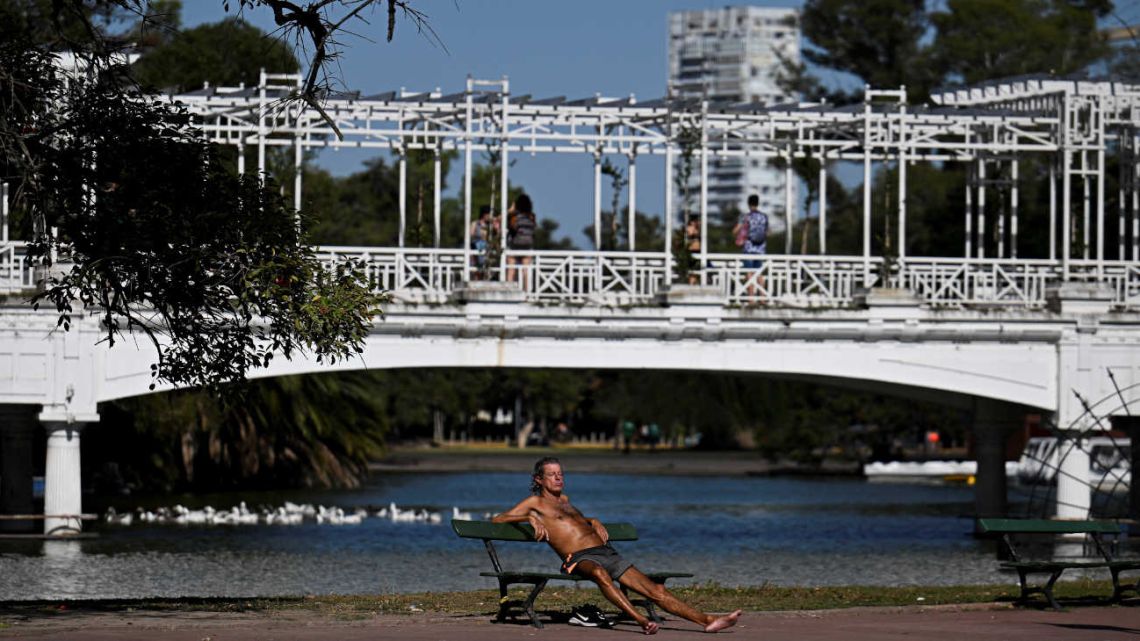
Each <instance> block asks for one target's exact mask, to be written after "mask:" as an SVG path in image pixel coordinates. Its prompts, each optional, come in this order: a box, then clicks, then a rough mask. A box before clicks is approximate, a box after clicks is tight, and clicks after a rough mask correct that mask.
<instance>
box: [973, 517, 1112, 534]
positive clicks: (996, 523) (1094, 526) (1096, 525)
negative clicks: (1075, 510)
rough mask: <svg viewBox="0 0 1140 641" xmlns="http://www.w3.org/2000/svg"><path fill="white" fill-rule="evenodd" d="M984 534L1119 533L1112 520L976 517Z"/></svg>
mask: <svg viewBox="0 0 1140 641" xmlns="http://www.w3.org/2000/svg"><path fill="white" fill-rule="evenodd" d="M978 528H979V529H980V530H981V531H982V532H983V533H986V534H1119V533H1120V524H1118V523H1114V522H1113V521H1060V520H1052V519H978Z"/></svg>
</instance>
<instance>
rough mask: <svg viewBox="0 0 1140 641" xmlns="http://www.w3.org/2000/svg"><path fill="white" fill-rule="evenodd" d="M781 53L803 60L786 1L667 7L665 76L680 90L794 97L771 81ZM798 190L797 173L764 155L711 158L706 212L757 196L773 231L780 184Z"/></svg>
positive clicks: (768, 101) (779, 210) (728, 98)
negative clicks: (780, 4)
mask: <svg viewBox="0 0 1140 641" xmlns="http://www.w3.org/2000/svg"><path fill="white" fill-rule="evenodd" d="M781 59H785V60H789V61H791V62H793V63H798V62H799V61H800V27H799V11H797V10H796V9H789V8H770V7H725V8H723V9H707V10H701V11H678V12H672V13H670V14H669V83H670V86H671V88H672V91H673V95H674V96H677V97H680V98H707V99H708V100H709V101H710V102H712V101H716V102H722V101H723V102H732V103H737V102H758V103H761V104H764V105H774V104H780V103H786V102H792V101H795V100H796V97H795V96H792V95H789V94H787V93H785V92H784V91H782V90H781V89H780V87H779V86H778V85H777V83H776V78H777V74H778V72H779V70H780V68H781V65H782V62H781ZM785 189H791V190H793V193H792V202H793V203H798V202H799V201H798V199H797V198H796V193H795V191H796V181H795V180H794V179H793V181H792V184H791V185H785V181H784V172H783V171H781V170H778V169H776V168H774V167H772V166H771V165H769V164H768V162H767V161H766V160H764V159H760V158H747V159H736V158H733V159H711V160H710V162H709V184H708V194H709V196H708V197H709V212H710V214H715V213H717V212H721V211H725V210H726V209H730V208H735V209H738V210H740V211H745V210H746V209H747V203H746V200H747V198H748V195H749V194H753V193H755V194H757V195H759V196H760V207H761V209H762V210H763V211H765V212H767V213H769V214H779V215H774V216H769V221H770V222H771V231H772V232H774V233H780V232H782V231H783V227H784V217H783V214H784V202H785V201H784V190H785Z"/></svg>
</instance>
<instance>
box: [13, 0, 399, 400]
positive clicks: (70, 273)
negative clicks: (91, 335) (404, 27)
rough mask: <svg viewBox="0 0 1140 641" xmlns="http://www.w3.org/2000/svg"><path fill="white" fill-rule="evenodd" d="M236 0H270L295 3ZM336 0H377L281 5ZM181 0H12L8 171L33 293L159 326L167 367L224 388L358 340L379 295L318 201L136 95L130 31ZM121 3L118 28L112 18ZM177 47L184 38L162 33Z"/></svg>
mask: <svg viewBox="0 0 1140 641" xmlns="http://www.w3.org/2000/svg"><path fill="white" fill-rule="evenodd" d="M241 4H242V7H245V8H247V9H255V8H257V7H262V6H268V7H273V8H274V10H275V11H276V9H277V8H279V6H283V5H287V4H289V3H277V2H269V1H266V2H262V1H261V0H243V2H242V3H241ZM334 4H342V5H343V4H354V5H360V6H363V5H367V4H372V3H369V2H365V3H330V2H322V3H317V4H315V5H309V6H308V7H307V8H305V9H304V10H302V11H301V13H299V14H296V15H293V17H292V18H290V17H289V16H288V15H285V16H278V17H279V18H282V19H284V20H286V25H287V24H290V23H289V22H288V21H289V20H290V19H295V20H297V21H301V22H303V21H304V20H305V19H306V18H305V16H306V15H311V14H312V11H318V12H327V11H332V10H333V9H334V7H333V6H332V5H334ZM391 4H392V8H393V9H394V8H396V6H397V5H402V4H403V3H400V2H396V3H391ZM318 5H319V6H318ZM171 6H174V7H176V6H177V3H172V2H153V3H152V2H147V1H146V0H99V1H94V2H92V1H84V0H54V1H52V2H50V3H48V2H45V1H42V0H12V2H9V3H6V4H5V5H4V8H3V17H5V18H9V19H10V20H9V21H8V22H5V23H4V25H3V27H2V29H3V33H2V36H3V37H2V38H0V162H2V163H3V165H2V168H0V169H2V171H0V173H2V177H3V179H4V180H5V181H6V182H9V183H10V184H11V185H12V187H13V189H12V194H13V198H12V201H13V205H14V207H15V209H16V210H17V211H18V212H20V214H21V215H22V217H23V219H24V220H25V221H26V225H27V227H28V228H29V231H30V232H31V234H32V239H31V242H30V244H29V258H30V259H31V260H32V261H34V262H38V263H41V264H43V265H45V266H50V268H51V277H50V278H49V279H48V280H47V281H46V283H45V286H44V289H43V291H42V292H41V293H40V294H38V295H37V297H36V299H35V300H36V302H37V304H38V303H47V304H51V305H53V306H54V307H55V308H56V310H57V311H58V312H59V314H60V324H61V325H62V326H63V327H64V328H67V327H68V326H69V325H70V322H71V318H72V315H73V314H75V313H97V314H98V315H99V316H100V317H101V318H102V319H103V325H104V330H105V337H106V339H107V340H108V341H109V342H111V343H112V344H113V343H114V342H115V341H116V340H117V339H118V337H119V336H120V333H121V332H122V331H125V330H134V331H138V332H141V333H142V334H144V335H146V336H148V337H149V338H150V340H151V342H152V343H153V345H154V346H155V348H156V350H157V355H158V358H157V361H158V362H157V363H156V364H155V365H154V366H153V371H154V376H155V379H156V382H169V383H173V384H176V385H203V386H207V387H212V388H218V387H220V386H222V385H225V384H226V383H230V382H234V381H240V380H242V379H243V378H244V376H245V373H246V372H247V371H248V370H249V369H250V368H252V367H257V366H263V365H265V364H267V363H268V361H269V360H270V359H271V358H272V357H273V356H274V354H283V355H285V356H286V357H288V356H291V355H292V354H294V353H297V352H299V351H306V352H311V353H312V354H314V355H315V356H316V358H317V359H318V360H339V359H343V358H347V357H350V356H352V355H353V354H354V353H355V352H357V351H359V350H360V349H361V345H362V342H363V339H364V337H365V335H366V334H367V331H368V326H369V324H370V316H371V315H372V313H373V312H374V311H375V307H376V304H377V302H378V300H377V298H376V297H375V296H374V295H373V294H372V293H371V291H370V289H369V284H368V283H367V282H366V281H365V280H364V279H363V277H362V276H361V274H362V272H361V271H359V270H357V269H355V266H353V265H348V266H344V267H342V268H340V269H338V270H337V271H332V272H330V271H325V270H324V269H323V268H322V266H321V265H320V264H319V262H318V261H317V260H316V258H315V256H314V254H313V252H312V250H311V249H310V248H309V243H308V241H309V238H308V237H307V235H306V229H307V228H308V226H309V223H310V220H311V218H310V217H309V216H308V215H307V214H304V213H300V212H294V211H292V210H291V209H290V208H289V207H288V206H287V205H286V204H285V203H284V202H283V200H282V198H281V196H280V191H279V190H278V189H276V187H275V186H274V185H273V184H272V183H271V182H270V181H262V180H259V179H258V178H252V177H242V176H237V175H235V174H234V173H233V172H232V171H230V170H229V168H228V167H227V163H226V162H224V160H223V158H222V157H221V156H220V154H219V152H217V151H216V150H215V149H213V148H212V147H211V146H209V145H208V144H206V143H205V142H204V141H203V139H202V137H201V136H200V134H199V132H197V131H196V130H195V129H194V128H193V127H191V126H190V121H189V118H188V116H187V114H186V113H185V112H184V111H182V110H181V109H180V108H179V107H178V106H177V105H172V104H169V103H167V102H165V101H163V100H161V99H151V98H146V97H143V96H142V95H140V94H139V92H138V85H137V84H136V82H135V79H134V78H133V77H132V76H131V74H130V69H129V68H127V67H126V66H125V64H123V63H124V62H125V58H124V57H123V56H122V55H121V51H120V43H121V42H122V41H123V39H124V37H126V36H138V35H139V34H140V33H142V32H143V31H144V30H145V28H146V27H147V25H153V24H154V23H155V22H156V21H157V22H159V23H162V21H163V20H165V21H166V22H165V23H163V24H167V25H169V24H170V23H171V22H172V21H171V20H170V19H169V18H168V17H164V16H163V15H161V14H159V13H156V9H162V8H164V7H166V8H169V7H171ZM359 15H360V14H359V12H358V11H354V12H352V13H351V17H357V16H359ZM413 15H415V14H414V13H413ZM127 19H134V22H133V23H132V24H130V25H129V27H128V30H127V31H126V32H125V33H124V34H120V35H117V36H116V35H115V34H111V33H109V29H110V28H111V27H112V26H114V25H120V24H123V22H124V21H125V20H127ZM45 20H46V24H47V25H49V26H47V27H45ZM173 22H174V23H176V20H175V21H173ZM301 22H298V23H296V24H297V26H298V28H301V29H309V28H310V26H311V25H308V26H306V25H302V24H301ZM344 24H346V23H345V22H344V21H343V20H342V21H341V22H339V23H338V25H334V26H335V27H336V28H334V29H332V30H331V32H330V33H335V32H337V30H338V29H339V28H341V27H343V26H344ZM221 28H222V29H223V30H224V29H227V28H228V29H239V30H240V29H241V28H242V27H241V26H240V25H239V24H238V23H236V22H234V23H230V25H229V27H226V26H224V25H223V27H221ZM204 33H206V35H209V33H210V32H209V30H207V31H206V32H204ZM327 42H329V43H331V42H332V41H331V40H328V41H327ZM179 47H180V45H179V43H178V39H177V38H174V39H173V40H171V42H170V45H169V46H168V47H167V48H166V50H167V51H177V50H179ZM62 48H66V49H68V50H70V51H71V52H72V53H73V54H74V56H75V59H76V60H77V63H76V64H75V65H74V68H73V69H70V70H64V69H62V68H61V64H60V63H59V61H58V58H57V57H56V56H55V55H54V54H52V53H49V50H51V49H62ZM155 60H157V61H161V60H162V58H161V56H159V57H158V58H156V59H155ZM148 64H149V63H148ZM154 64H155V67H154V68H155V69H160V68H161V65H159V64H158V62H155V63H154ZM179 64H180V65H182V66H186V65H187V63H186V61H185V60H181V61H179ZM144 68H145V65H144ZM189 71H191V72H193V71H195V70H193V69H191V70H189ZM156 73H157V72H156ZM242 73H245V72H242ZM188 75H193V74H192V73H190V74H188Z"/></svg>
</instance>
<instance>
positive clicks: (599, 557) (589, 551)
mask: <svg viewBox="0 0 1140 641" xmlns="http://www.w3.org/2000/svg"><path fill="white" fill-rule="evenodd" d="M582 561H593V562H594V563H597V564H598V565H600V566H602V569H604V570H605V571H606V572H607V573H608V574H609V575H610V578H611V579H616V578H618V577H620V576H621V575H623V574H625V571H626V570H628V569H629V568H630V567H632V566H633V564H632V563H630V562H629V561H626V560H625V559H623V558H622V556H621V555H620V554H618V553H617V550H615V549H613V548H612V547H610V546H609V545H599V546H597V547H592V548H586V549H584V550H578V551H577V552H575V553H573V554H571V555H570V556H568V557H566V562H565V563H563V564H562V571H563V572H564V573H566V574H573V573H574V566H576V565H578V564H579V563H580V562H582Z"/></svg>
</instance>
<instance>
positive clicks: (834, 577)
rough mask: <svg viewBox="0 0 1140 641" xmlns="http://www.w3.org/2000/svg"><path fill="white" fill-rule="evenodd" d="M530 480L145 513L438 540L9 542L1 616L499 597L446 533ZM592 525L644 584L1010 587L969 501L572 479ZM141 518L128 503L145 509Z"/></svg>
mask: <svg viewBox="0 0 1140 641" xmlns="http://www.w3.org/2000/svg"><path fill="white" fill-rule="evenodd" d="M528 483H529V479H528V477H527V475H526V474H525V473H523V474H506V473H448V474H425V473H389V474H383V475H378V476H375V477H373V478H372V479H371V480H370V481H369V482H368V483H367V484H366V485H365V486H364V487H362V488H360V489H357V490H351V491H319V492H314V491H308V492H304V491H298V492H276V493H248V492H246V493H240V494H238V493H234V494H215V495H198V496H189V495H178V496H171V497H163V498H162V499H161V500H157V501H154V500H152V501H149V502H147V503H146V507H148V508H153V507H155V506H157V505H167V506H171V505H174V504H182V505H186V506H189V507H201V506H204V505H207V504H208V505H212V506H214V507H216V508H229V507H231V506H233V505H236V504H237V503H238V502H239V501H246V502H247V503H248V504H249V505H250V506H251V507H253V506H256V505H271V506H277V505H282V504H283V503H284V501H286V500H288V501H292V502H295V503H306V502H307V503H314V504H320V505H326V506H333V505H335V506H340V507H344V508H353V507H360V506H372V507H373V508H378V507H380V506H387V505H388V504H389V503H395V504H397V505H398V506H400V507H405V508H410V507H416V508H427V509H429V510H432V511H437V512H441V513H442V515H443V517H444V518H443V522H442V523H441V524H435V525H432V524H429V523H422V522H421V523H405V522H393V521H392V520H390V519H384V518H375V517H370V518H366V519H365V520H364V521H363V522H362V523H361V524H359V525H330V524H327V523H326V524H318V523H316V522H315V521H312V520H306V521H305V522H304V523H302V524H299V525H265V524H260V525H226V526H204V525H199V526H189V525H174V524H153V523H151V524H140V523H138V522H137V521H136V522H135V524H133V525H130V526H118V525H111V524H107V523H102V522H100V523H99V524H97V525H92V526H91V527H89V528H88V529H90V530H93V531H96V532H98V533H99V537H98V538H97V539H92V540H82V541H47V542H23V541H21V542H13V541H0V600H25V599H65V598H69V599H84V598H137V597H179V596H202V597H207V596H224V597H253V596H286V595H290V596H291V595H304V594H370V593H383V592H421V591H440V590H471V589H477V588H489V587H493V586H494V583H493V580H492V579H487V578H482V577H479V576H478V574H479V572H481V571H485V570H488V569H490V563H489V561H488V559H487V555H486V552H485V551H484V549H483V546H482V545H481V544H480V543H479V542H478V541H472V540H465V539H459V538H458V537H456V536H455V534H454V533H453V532H452V531H451V528H450V526H449V525H448V519H449V518H450V515H451V511H452V508H453V507H457V508H459V509H460V510H463V511H469V512H471V513H473V514H474V515H475V517H476V518H482V515H483V514H484V513H488V512H498V511H502V510H504V509H506V508H509V507H511V506H512V505H514V504H515V503H517V502H518V501H519V500H521V499H522V498H523V497H524V496H525V495H526V492H527V489H528ZM566 493H567V494H568V495H569V496H570V497H571V499H572V500H573V502H574V503H575V505H577V506H578V507H579V508H580V509H581V510H582V511H583V512H584V513H585V514H586V515H587V516H596V517H598V518H601V519H602V520H603V521H629V522H632V523H634V524H635V525H636V526H637V528H638V531H639V534H640V536H641V540H639V541H636V542H629V543H622V544H618V545H617V546H616V547H618V549H619V550H620V551H621V552H622V553H623V554H624V555H625V556H627V557H628V558H629V559H630V560H632V561H633V562H634V564H635V565H638V566H640V567H642V568H646V569H650V570H652V569H654V568H660V569H668V570H679V571H688V572H692V573H693V574H694V575H696V576H695V578H694V579H693V581H695V582H698V583H704V582H710V581H712V582H716V583H719V584H721V585H728V586H734V585H762V584H765V583H769V584H774V585H795V586H818V585H848V584H861V585H930V584H939V585H955V584H971V583H1011V582H1013V581H1015V580H1016V577H1013V576H1010V575H1007V574H1002V573H999V572H997V570H996V567H995V566H996V564H995V562H994V544H993V543H992V542H987V541H979V540H977V539H974V538H973V537H972V536H971V532H972V528H973V521H972V520H971V519H970V518H968V516H967V515H969V514H970V512H971V510H972V506H973V491H972V489H970V488H965V487H947V486H932V485H890V484H874V483H867V482H865V481H863V480H859V479H806V478H765V477H740V476H733V477H707V476H705V477H678V476H633V475H613V474H573V473H572V471H570V472H568V475H567V479H566ZM138 505H139V503H138V502H129V501H128V502H125V503H120V504H119V507H120V508H127V509H133V508H134V507H136V506H138ZM500 554H501V555H502V556H503V557H505V558H506V559H509V560H510V561H509V564H510V565H511V566H516V567H517V566H522V567H524V568H527V569H545V570H547V571H553V570H555V569H556V568H557V565H558V559H557V557H556V556H555V554H554V553H553V551H551V550H550V549H549V548H548V547H546V546H545V545H534V544H505V545H503V546H502V547H501V548H500Z"/></svg>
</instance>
